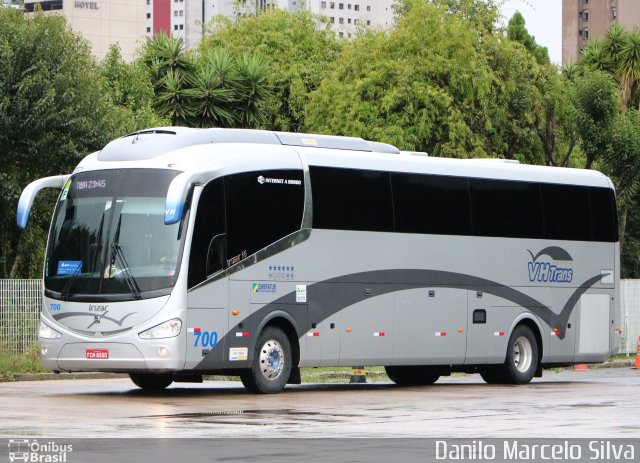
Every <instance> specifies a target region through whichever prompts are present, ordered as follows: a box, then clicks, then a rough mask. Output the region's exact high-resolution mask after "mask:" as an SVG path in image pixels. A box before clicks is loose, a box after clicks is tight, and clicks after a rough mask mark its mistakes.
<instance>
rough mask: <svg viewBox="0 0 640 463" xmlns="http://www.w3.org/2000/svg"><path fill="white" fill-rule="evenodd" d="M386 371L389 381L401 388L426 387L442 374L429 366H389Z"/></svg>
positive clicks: (385, 368)
mask: <svg viewBox="0 0 640 463" xmlns="http://www.w3.org/2000/svg"><path fill="white" fill-rule="evenodd" d="M384 370H385V371H386V373H387V376H388V377H389V379H390V380H391V381H393V382H394V383H396V384H397V385H399V386H425V385H429V384H433V383H435V382H436V381H438V378H440V373H438V372H437V371H435V370H433V369H432V368H430V367H428V366H389V367H384Z"/></svg>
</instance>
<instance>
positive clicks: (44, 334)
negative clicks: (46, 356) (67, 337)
mask: <svg viewBox="0 0 640 463" xmlns="http://www.w3.org/2000/svg"><path fill="white" fill-rule="evenodd" d="M38 337H40V338H42V339H60V338H61V337H62V333H58V332H57V331H56V330H54V329H53V328H51V327H50V326H49V325H47V324H46V323H44V322H43V321H40V328H39V329H38Z"/></svg>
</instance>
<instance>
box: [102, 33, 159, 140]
mask: <svg viewBox="0 0 640 463" xmlns="http://www.w3.org/2000/svg"><path fill="white" fill-rule="evenodd" d="M98 76H99V77H101V79H102V81H101V83H102V88H103V91H104V92H105V93H106V96H107V97H109V99H110V102H111V104H112V105H113V111H114V112H115V113H116V115H115V117H111V118H110V120H111V122H112V123H114V124H116V127H114V128H113V131H114V132H115V133H130V132H134V131H136V130H140V129H142V128H145V127H157V126H159V125H164V123H165V121H164V120H163V119H162V118H160V117H159V116H158V115H157V114H156V113H155V111H154V109H153V99H154V93H153V86H152V85H151V80H150V79H151V76H150V74H149V70H148V68H147V67H146V66H144V65H142V64H141V63H131V64H128V63H125V62H124V60H123V59H122V55H121V54H120V49H119V47H118V46H117V45H112V46H111V48H110V49H109V52H108V53H107V55H106V56H105V58H104V59H103V60H102V62H101V63H100V65H99V67H98Z"/></svg>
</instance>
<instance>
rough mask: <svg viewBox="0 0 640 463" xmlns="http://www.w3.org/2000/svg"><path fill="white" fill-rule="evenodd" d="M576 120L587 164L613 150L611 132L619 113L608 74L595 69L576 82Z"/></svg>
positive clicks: (588, 167) (616, 99) (613, 83)
mask: <svg viewBox="0 0 640 463" xmlns="http://www.w3.org/2000/svg"><path fill="white" fill-rule="evenodd" d="M575 104H576V111H577V112H576V123H577V127H578V132H579V133H580V139H581V148H582V151H583V153H584V155H585V157H586V161H585V165H584V167H585V168H586V169H590V168H591V167H592V166H593V163H594V162H595V161H596V160H597V159H599V158H600V157H602V156H603V155H604V154H605V153H607V151H608V150H609V149H610V143H611V137H612V133H613V132H612V131H613V127H614V123H615V122H616V117H617V114H618V92H617V89H616V85H615V82H614V81H613V80H612V79H611V77H609V76H608V75H607V74H605V73H603V72H601V71H594V72H590V73H587V74H585V75H584V76H583V77H581V78H580V79H578V80H577V81H576V103H575Z"/></svg>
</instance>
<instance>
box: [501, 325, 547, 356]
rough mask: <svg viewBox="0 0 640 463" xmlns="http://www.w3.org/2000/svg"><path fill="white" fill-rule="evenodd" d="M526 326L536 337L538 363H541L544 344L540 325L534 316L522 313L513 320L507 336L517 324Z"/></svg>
mask: <svg viewBox="0 0 640 463" xmlns="http://www.w3.org/2000/svg"><path fill="white" fill-rule="evenodd" d="M521 325H524V326H527V327H529V329H531V331H532V332H533V335H534V336H535V337H536V342H537V344H538V364H539V365H541V364H542V356H543V354H544V344H543V339H542V326H541V325H540V321H539V320H537V319H536V318H534V317H532V316H530V315H529V314H522V315H520V316H519V317H518V318H516V320H515V321H514V322H513V325H512V326H511V330H510V331H509V336H511V333H513V330H515V329H516V328H517V327H518V326H521Z"/></svg>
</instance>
